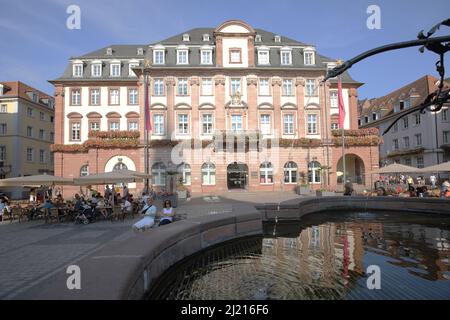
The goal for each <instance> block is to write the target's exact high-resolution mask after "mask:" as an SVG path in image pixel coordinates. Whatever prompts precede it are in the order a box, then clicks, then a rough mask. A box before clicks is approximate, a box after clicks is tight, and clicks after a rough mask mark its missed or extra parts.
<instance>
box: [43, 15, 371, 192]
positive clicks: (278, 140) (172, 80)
mask: <svg viewBox="0 0 450 320" xmlns="http://www.w3.org/2000/svg"><path fill="white" fill-rule="evenodd" d="M335 64H336V61H335V60H333V59H329V58H326V57H324V56H322V55H320V54H319V53H317V51H316V48H315V47H314V46H313V45H308V44H304V43H301V42H298V41H295V40H292V39H289V38H287V37H284V36H280V35H276V34H274V33H271V32H267V31H265V30H261V29H253V28H252V27H251V26H249V25H248V24H246V23H245V22H243V21H237V20H233V21H227V22H224V23H223V24H221V25H220V26H218V27H217V28H215V29H214V28H196V29H192V30H189V31H187V32H185V33H182V34H179V35H176V36H174V37H171V38H168V39H166V40H163V41H160V42H157V43H153V44H150V45H123V46H111V47H106V48H103V49H100V50H97V51H94V52H92V53H89V54H86V55H83V56H81V57H76V58H73V59H71V61H70V63H69V65H68V66H67V68H66V70H65V72H64V74H63V75H62V76H61V77H60V78H58V79H56V80H52V81H51V83H53V84H54V85H55V99H56V126H55V130H56V141H55V145H54V146H53V150H54V151H55V173H56V174H57V175H60V176H64V177H78V176H79V175H85V174H91V173H97V172H104V171H110V170H114V169H120V168H124V167H126V168H128V169H131V170H139V171H144V170H145V169H146V167H147V166H148V170H149V172H151V174H152V175H153V179H152V185H153V187H154V188H156V189H165V190H167V189H171V190H172V189H173V188H174V187H175V184H176V183H177V181H178V180H179V178H181V179H182V180H183V183H184V185H185V186H186V187H187V188H188V189H189V190H190V191H191V192H192V193H194V194H195V193H215V192H223V191H226V190H231V189H242V190H249V191H274V190H291V189H293V188H295V186H297V185H298V184H299V183H303V184H307V185H308V184H309V185H310V186H311V187H313V188H320V187H321V186H322V187H325V186H336V184H337V183H338V180H339V177H338V176H339V174H338V172H339V171H342V159H341V157H342V148H341V147H340V145H339V141H340V140H339V139H338V138H337V137H336V136H335V135H336V131H334V130H335V129H338V105H337V82H336V80H331V81H327V82H325V83H323V82H322V81H321V80H322V79H323V77H324V76H325V75H326V72H327V69H329V68H332V67H334V66H335ZM342 82H343V88H344V89H343V94H344V103H345V109H346V114H347V117H346V121H345V129H348V132H347V133H346V134H348V139H349V142H348V143H347V144H346V146H347V148H346V153H347V154H348V157H349V158H348V161H346V166H347V170H346V171H347V175H348V176H349V177H350V178H352V179H353V180H354V181H355V182H357V183H360V184H362V185H368V184H370V181H369V180H370V179H366V172H370V171H371V170H372V168H374V167H377V166H378V148H377V145H378V144H377V143H376V141H377V140H376V139H375V140H374V139H372V138H376V137H373V135H371V133H368V131H358V130H357V129H358V114H357V88H358V87H359V86H361V83H358V82H356V81H354V80H353V79H352V78H351V77H350V76H349V75H348V74H347V73H346V74H344V75H343V76H342ZM146 92H148V105H149V115H150V124H151V131H150V132H149V139H148V140H149V146H150V147H149V150H148V165H147V163H146V161H145V154H146V151H145V150H146V149H145V148H144V146H145V144H144V140H145V139H144V137H145V105H146V104H145V97H146ZM350 129H353V131H351V130H350ZM356 135H361V136H364V139H357V138H355V136H356ZM338 140H339V141H338ZM192 146H194V147H195V148H194V149H193V148H192ZM339 165H340V166H341V169H339ZM140 187H142V185H141V184H137V185H132V186H130V189H133V188H138V189H139V188H140ZM65 189H68V188H67V187H65ZM69 190H70V188H69Z"/></svg>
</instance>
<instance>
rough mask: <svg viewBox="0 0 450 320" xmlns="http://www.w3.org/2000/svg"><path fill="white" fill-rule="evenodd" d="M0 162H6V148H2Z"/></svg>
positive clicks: (0, 148)
mask: <svg viewBox="0 0 450 320" xmlns="http://www.w3.org/2000/svg"><path fill="white" fill-rule="evenodd" d="M0 161H6V147H5V146H0Z"/></svg>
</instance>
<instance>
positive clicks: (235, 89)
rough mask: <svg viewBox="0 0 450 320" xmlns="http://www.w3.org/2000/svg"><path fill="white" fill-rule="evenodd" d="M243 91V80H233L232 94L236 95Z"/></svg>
mask: <svg viewBox="0 0 450 320" xmlns="http://www.w3.org/2000/svg"><path fill="white" fill-rule="evenodd" d="M237 92H239V93H242V91H241V78H231V94H232V95H234V94H236V93H237Z"/></svg>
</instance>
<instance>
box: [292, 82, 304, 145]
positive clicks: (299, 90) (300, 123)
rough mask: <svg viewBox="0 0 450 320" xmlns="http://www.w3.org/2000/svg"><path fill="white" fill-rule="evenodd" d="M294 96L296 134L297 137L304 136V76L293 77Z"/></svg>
mask: <svg viewBox="0 0 450 320" xmlns="http://www.w3.org/2000/svg"><path fill="white" fill-rule="evenodd" d="M295 88H296V97H297V110H298V119H297V130H298V131H297V135H298V137H299V138H304V137H305V132H306V124H305V121H306V120H305V78H302V77H297V78H296V79H295Z"/></svg>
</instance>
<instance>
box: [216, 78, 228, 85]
mask: <svg viewBox="0 0 450 320" xmlns="http://www.w3.org/2000/svg"><path fill="white" fill-rule="evenodd" d="M214 83H215V85H216V86H218V85H222V86H224V85H225V78H224V77H216V78H214Z"/></svg>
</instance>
